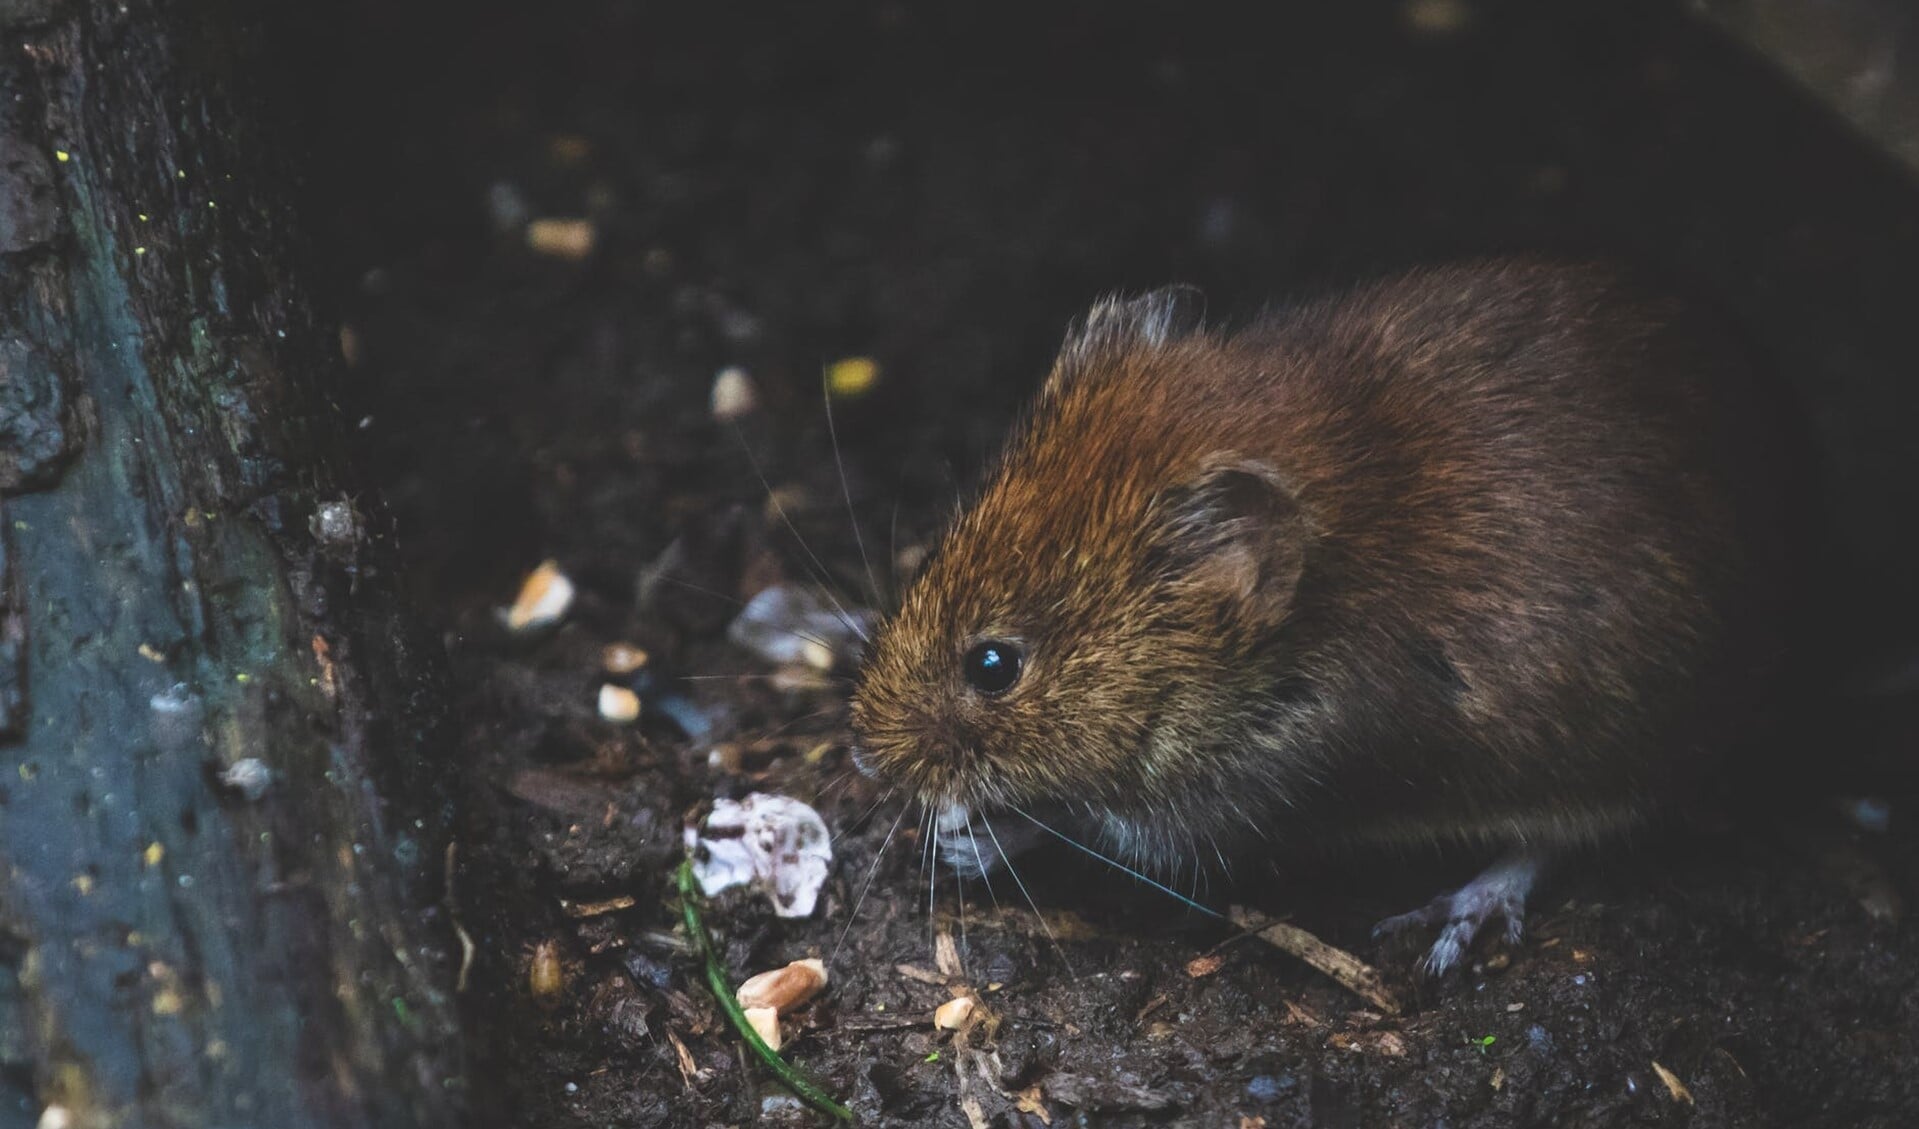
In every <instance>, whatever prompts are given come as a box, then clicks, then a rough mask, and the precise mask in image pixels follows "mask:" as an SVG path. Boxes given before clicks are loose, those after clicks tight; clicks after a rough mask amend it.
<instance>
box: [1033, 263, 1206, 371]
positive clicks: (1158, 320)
mask: <svg viewBox="0 0 1919 1129" xmlns="http://www.w3.org/2000/svg"><path fill="white" fill-rule="evenodd" d="M1205 327H1206V295H1205V294H1203V293H1201V292H1200V290H1199V288H1198V287H1194V286H1186V285H1184V284H1181V285H1176V286H1166V287H1162V288H1160V289H1158V290H1154V291H1152V292H1151V293H1147V294H1142V295H1140V296H1139V297H1137V298H1122V297H1120V296H1118V295H1113V296H1110V297H1106V298H1101V299H1100V300H1099V301H1097V302H1095V303H1093V308H1092V309H1090V310H1088V311H1086V315H1085V316H1084V317H1082V318H1080V319H1079V320H1077V321H1075V322H1074V323H1073V324H1072V326H1071V327H1070V328H1068V329H1067V331H1066V342H1065V344H1063V345H1061V346H1060V351H1059V356H1060V362H1061V364H1060V367H1061V368H1068V367H1071V365H1072V362H1075V361H1079V360H1084V359H1086V358H1088V357H1091V356H1093V355H1094V354H1097V353H1100V352H1103V351H1107V350H1115V349H1139V348H1159V347H1160V346H1163V345H1167V344H1170V343H1172V342H1174V341H1178V340H1179V339H1181V338H1183V337H1191V336H1192V335H1193V334H1195V333H1198V332H1200V331H1201V330H1202V329H1204V328H1205Z"/></svg>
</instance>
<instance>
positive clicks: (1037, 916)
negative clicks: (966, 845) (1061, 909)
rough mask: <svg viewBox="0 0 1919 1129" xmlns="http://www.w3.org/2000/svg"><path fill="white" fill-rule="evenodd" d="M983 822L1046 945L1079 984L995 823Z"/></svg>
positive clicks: (1067, 973)
mask: <svg viewBox="0 0 1919 1129" xmlns="http://www.w3.org/2000/svg"><path fill="white" fill-rule="evenodd" d="M982 822H983V823H985V825H986V837H987V838H988V839H991V840H992V841H993V849H994V850H995V851H998V852H999V861H1000V862H1001V863H1002V864H1003V865H1004V866H1005V867H1006V873H1008V874H1010V875H1012V876H1013V885H1015V886H1017V887H1019V896H1020V897H1022V898H1025V899H1026V904H1027V905H1028V906H1030V907H1032V910H1033V919H1034V920H1035V921H1037V922H1039V927H1040V931H1041V932H1043V933H1045V934H1046V943H1047V944H1049V945H1051V946H1053V952H1054V953H1056V954H1058V956H1059V963H1060V965H1061V967H1063V968H1065V969H1066V975H1068V976H1071V977H1072V978H1073V980H1074V982H1076V983H1077V982H1078V980H1079V973H1078V972H1076V971H1074V969H1073V962H1072V961H1070V960H1068V959H1066V950H1065V949H1063V948H1061V947H1060V944H1059V938H1058V937H1055V936H1054V935H1053V927H1052V926H1051V925H1048V924H1047V923H1046V915H1045V914H1043V913H1041V912H1040V911H1039V903H1038V902H1035V901H1034V900H1033V895H1031V894H1029V893H1027V892H1026V882H1025V880H1024V879H1022V878H1020V876H1019V868H1017V867H1015V866H1014V865H1013V856H1012V855H1009V854H1007V853H1006V848H1005V847H1003V846H1001V845H1000V841H999V832H997V831H994V830H993V821H992V820H990V819H989V820H982Z"/></svg>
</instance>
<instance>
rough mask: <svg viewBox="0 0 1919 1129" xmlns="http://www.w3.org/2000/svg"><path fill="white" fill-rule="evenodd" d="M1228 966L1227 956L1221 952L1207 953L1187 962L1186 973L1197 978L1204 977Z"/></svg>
mask: <svg viewBox="0 0 1919 1129" xmlns="http://www.w3.org/2000/svg"><path fill="white" fill-rule="evenodd" d="M1225 967H1226V958H1225V956H1223V955H1222V954H1220V953H1207V954H1206V955H1205V956H1197V957H1194V958H1193V959H1192V960H1189V961H1187V962H1186V975H1188V976H1190V977H1192V978H1193V979H1195V980H1200V979H1204V978H1205V977H1208V976H1211V975H1212V974H1213V973H1215V972H1218V971H1219V970H1220V969H1222V968H1225Z"/></svg>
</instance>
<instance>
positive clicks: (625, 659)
mask: <svg viewBox="0 0 1919 1129" xmlns="http://www.w3.org/2000/svg"><path fill="white" fill-rule="evenodd" d="M651 658H652V657H651V656H650V655H648V654H647V653H646V652H645V651H642V650H640V649H639V648H638V647H635V646H634V645H633V644H631V643H608V644H607V645H606V648H605V649H604V650H602V651H601V652H600V669H601V670H603V671H605V672H606V673H608V674H617V675H621V676H625V675H628V674H632V673H633V672H634V671H636V670H639V669H641V668H642V667H644V666H646V664H647V663H648V662H650V661H651Z"/></svg>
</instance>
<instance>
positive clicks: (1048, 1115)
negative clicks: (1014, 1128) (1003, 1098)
mask: <svg viewBox="0 0 1919 1129" xmlns="http://www.w3.org/2000/svg"><path fill="white" fill-rule="evenodd" d="M1045 1098H1046V1095H1045V1094H1044V1093H1043V1092H1042V1091H1041V1090H1040V1088H1039V1085H1038V1084H1037V1083H1035V1084H1034V1085H1031V1086H1028V1087H1026V1088H1025V1089H1024V1090H1021V1091H1020V1092H1019V1093H1018V1094H1017V1095H1016V1097H1015V1102H1016V1104H1017V1106H1018V1108H1019V1111H1020V1112H1021V1113H1030V1114H1032V1115H1033V1116H1034V1117H1037V1118H1039V1123H1040V1124H1041V1125H1051V1124H1052V1123H1053V1113H1052V1111H1051V1110H1049V1109H1047V1108H1046V1101H1045Z"/></svg>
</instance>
